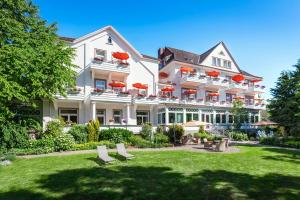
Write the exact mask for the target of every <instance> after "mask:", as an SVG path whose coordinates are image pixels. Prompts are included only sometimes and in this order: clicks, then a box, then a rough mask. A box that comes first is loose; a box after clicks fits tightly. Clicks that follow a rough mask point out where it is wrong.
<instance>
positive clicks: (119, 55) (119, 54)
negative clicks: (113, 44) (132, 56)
mask: <svg viewBox="0 0 300 200" xmlns="http://www.w3.org/2000/svg"><path fill="white" fill-rule="evenodd" d="M112 56H113V57H114V58H116V59H119V60H127V59H128V58H129V55H128V53H126V52H124V53H122V52H114V53H112Z"/></svg>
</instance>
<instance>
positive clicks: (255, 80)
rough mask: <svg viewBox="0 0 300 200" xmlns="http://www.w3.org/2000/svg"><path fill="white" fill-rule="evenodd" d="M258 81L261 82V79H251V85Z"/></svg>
mask: <svg viewBox="0 0 300 200" xmlns="http://www.w3.org/2000/svg"><path fill="white" fill-rule="evenodd" d="M260 81H262V79H253V80H251V82H252V83H257V82H260Z"/></svg>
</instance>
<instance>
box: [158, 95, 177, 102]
mask: <svg viewBox="0 0 300 200" xmlns="http://www.w3.org/2000/svg"><path fill="white" fill-rule="evenodd" d="M158 101H159V103H171V104H173V103H175V104H178V103H179V99H178V97H175V96H172V97H168V96H165V95H160V96H159V97H158Z"/></svg>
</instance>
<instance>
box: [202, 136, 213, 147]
mask: <svg viewBox="0 0 300 200" xmlns="http://www.w3.org/2000/svg"><path fill="white" fill-rule="evenodd" d="M203 142H204V149H209V148H212V147H213V141H208V140H207V139H206V138H204V139H203Z"/></svg>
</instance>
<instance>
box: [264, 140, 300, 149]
mask: <svg viewBox="0 0 300 200" xmlns="http://www.w3.org/2000/svg"><path fill="white" fill-rule="evenodd" d="M260 144H266V145H272V146H280V147H289V148H296V149H300V138H294V137H289V138H285V137H265V138H260Z"/></svg>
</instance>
